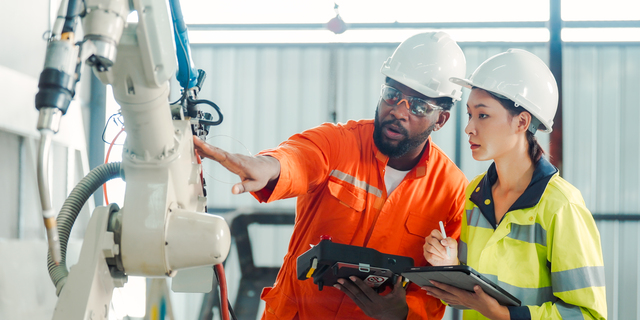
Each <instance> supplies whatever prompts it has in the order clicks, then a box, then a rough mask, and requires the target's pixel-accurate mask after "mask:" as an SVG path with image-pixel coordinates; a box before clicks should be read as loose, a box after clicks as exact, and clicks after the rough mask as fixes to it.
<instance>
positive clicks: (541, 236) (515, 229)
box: [507, 223, 547, 247]
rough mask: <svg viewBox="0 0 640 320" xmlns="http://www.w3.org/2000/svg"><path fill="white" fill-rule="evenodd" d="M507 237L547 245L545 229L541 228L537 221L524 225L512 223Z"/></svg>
mask: <svg viewBox="0 0 640 320" xmlns="http://www.w3.org/2000/svg"><path fill="white" fill-rule="evenodd" d="M507 237H509V238H511V239H516V240H520V241H524V242H529V243H537V244H539V245H542V246H545V247H546V246H547V230H545V229H544V228H542V226H541V225H540V224H538V223H534V224H532V225H525V226H523V225H519V224H515V223H512V224H511V232H509V234H508V235H507Z"/></svg>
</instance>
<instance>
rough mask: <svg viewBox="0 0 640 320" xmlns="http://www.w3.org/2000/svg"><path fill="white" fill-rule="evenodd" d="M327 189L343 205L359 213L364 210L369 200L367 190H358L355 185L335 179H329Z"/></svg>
mask: <svg viewBox="0 0 640 320" xmlns="http://www.w3.org/2000/svg"><path fill="white" fill-rule="evenodd" d="M334 179H335V180H334ZM327 188H328V189H329V193H331V195H332V196H334V197H335V198H336V199H338V200H339V201H340V203H341V204H343V205H345V206H347V207H349V208H351V209H353V210H355V211H358V212H361V211H362V210H364V207H365V204H366V201H365V200H366V199H367V192H366V191H365V190H363V189H360V188H356V187H355V186H354V185H352V184H349V183H347V182H344V181H340V180H338V179H336V178H334V177H331V178H329V181H328V182H327Z"/></svg>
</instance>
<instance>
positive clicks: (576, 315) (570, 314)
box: [556, 300, 584, 320]
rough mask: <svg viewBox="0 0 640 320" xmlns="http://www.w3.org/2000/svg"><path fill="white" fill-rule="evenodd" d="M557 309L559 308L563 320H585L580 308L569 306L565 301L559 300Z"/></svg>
mask: <svg viewBox="0 0 640 320" xmlns="http://www.w3.org/2000/svg"><path fill="white" fill-rule="evenodd" d="M556 308H558V313H560V315H561V316H562V320H578V319H580V320H584V316H583V315H582V310H580V307H578V306H574V305H572V304H567V303H564V301H562V300H559V301H558V302H556Z"/></svg>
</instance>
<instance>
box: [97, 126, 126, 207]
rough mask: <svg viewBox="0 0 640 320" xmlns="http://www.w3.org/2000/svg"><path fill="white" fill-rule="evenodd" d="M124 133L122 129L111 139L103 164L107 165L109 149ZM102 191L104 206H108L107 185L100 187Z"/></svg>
mask: <svg viewBox="0 0 640 320" xmlns="http://www.w3.org/2000/svg"><path fill="white" fill-rule="evenodd" d="M123 131H124V127H122V130H120V132H118V134H116V137H115V138H113V140H112V141H111V144H109V150H107V156H106V157H105V158H104V163H109V154H110V153H111V148H113V144H114V143H116V140H118V137H119V136H120V134H121V133H122V132H123ZM102 191H104V202H105V203H106V205H107V206H108V205H109V198H108V197H107V183H106V182H105V183H104V184H103V185H102Z"/></svg>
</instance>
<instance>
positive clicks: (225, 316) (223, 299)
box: [215, 263, 229, 320]
mask: <svg viewBox="0 0 640 320" xmlns="http://www.w3.org/2000/svg"><path fill="white" fill-rule="evenodd" d="M215 268H216V272H217V273H218V282H219V283H220V309H221V310H222V312H221V313H222V314H221V316H222V320H229V299H228V297H227V279H226V278H225V276H224V267H223V266H222V263H219V264H216V265H215Z"/></svg>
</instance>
